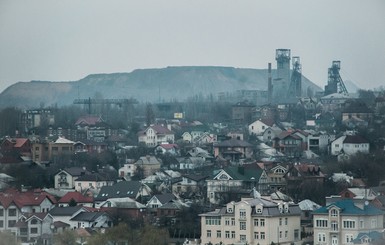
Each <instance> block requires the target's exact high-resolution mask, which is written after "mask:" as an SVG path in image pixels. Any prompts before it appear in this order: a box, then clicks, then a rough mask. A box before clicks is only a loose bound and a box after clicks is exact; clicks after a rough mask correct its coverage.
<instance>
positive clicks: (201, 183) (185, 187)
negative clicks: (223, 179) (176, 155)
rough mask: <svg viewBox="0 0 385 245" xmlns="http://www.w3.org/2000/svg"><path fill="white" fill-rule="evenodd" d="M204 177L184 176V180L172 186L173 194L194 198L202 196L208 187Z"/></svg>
mask: <svg viewBox="0 0 385 245" xmlns="http://www.w3.org/2000/svg"><path fill="white" fill-rule="evenodd" d="M207 178H208V176H204V175H183V176H182V179H181V180H179V181H176V182H174V183H173V184H172V193H175V194H177V195H178V196H180V195H185V196H193V195H194V194H198V195H201V194H202V193H203V189H204V188H205V186H206V179H207Z"/></svg>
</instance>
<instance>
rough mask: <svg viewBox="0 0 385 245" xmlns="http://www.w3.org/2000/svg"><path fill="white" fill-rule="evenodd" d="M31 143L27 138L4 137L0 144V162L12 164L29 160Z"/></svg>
mask: <svg viewBox="0 0 385 245" xmlns="http://www.w3.org/2000/svg"><path fill="white" fill-rule="evenodd" d="M31 148H32V143H31V141H30V140H29V139H27V138H9V137H6V138H5V139H4V140H3V141H2V142H1V145H0V163H2V164H12V163H21V162H26V161H30V160H31Z"/></svg>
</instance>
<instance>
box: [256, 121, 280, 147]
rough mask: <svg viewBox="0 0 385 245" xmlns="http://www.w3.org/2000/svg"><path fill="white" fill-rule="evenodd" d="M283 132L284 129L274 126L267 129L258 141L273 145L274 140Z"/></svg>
mask: <svg viewBox="0 0 385 245" xmlns="http://www.w3.org/2000/svg"><path fill="white" fill-rule="evenodd" d="M281 132H282V129H281V128H279V127H278V126H275V125H274V126H272V127H268V128H266V129H265V131H264V132H263V133H262V135H260V136H258V139H260V140H261V141H262V142H264V143H266V144H269V145H272V142H273V139H274V138H276V137H278V135H279V134H280V133H281Z"/></svg>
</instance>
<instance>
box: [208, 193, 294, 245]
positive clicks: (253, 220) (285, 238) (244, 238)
mask: <svg viewBox="0 0 385 245" xmlns="http://www.w3.org/2000/svg"><path fill="white" fill-rule="evenodd" d="M200 216H201V244H205V245H207V244H220V243H222V244H250V245H257V244H260V245H268V244H272V243H275V244H290V243H294V242H297V241H299V240H300V239H301V237H300V229H301V227H300V216H301V211H300V209H299V207H298V205H295V204H289V203H275V202H272V201H269V200H266V199H263V198H259V197H257V198H254V199H253V198H243V199H242V200H241V201H239V202H230V203H227V205H226V207H223V208H221V209H216V210H215V211H212V212H208V213H204V214H200Z"/></svg>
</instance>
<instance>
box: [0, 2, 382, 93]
mask: <svg viewBox="0 0 385 245" xmlns="http://www.w3.org/2000/svg"><path fill="white" fill-rule="evenodd" d="M384 13H385V1H384V0H371V1H362V0H339V1H335V0H313V1H309V0H291V1H287V0H266V1H261V0H231V1H230V0H109V1H106V0H65V1H63V0H33V1H23V0H0V92H1V91H3V90H4V89H5V88H7V87H8V86H10V85H12V84H14V83H16V82H19V81H25V82H27V81H31V80H44V81H76V80H79V79H81V78H83V77H85V76H87V75H89V74H95V73H114V72H131V71H133V70H135V69H144V68H163V67H167V66H207V65H209V66H231V67H239V68H258V69H261V68H267V63H268V62H271V63H272V64H273V68H275V67H276V63H275V50H276V49H279V48H285V49H291V53H292V55H293V56H299V57H300V59H301V63H302V73H303V74H304V75H305V76H306V77H307V78H309V79H310V80H312V81H313V82H314V83H316V84H317V85H319V86H320V87H322V88H323V87H324V85H326V83H327V69H328V68H329V67H330V66H331V64H332V61H333V60H340V61H341V76H342V79H343V80H351V81H353V82H354V83H355V84H356V85H357V86H359V87H361V88H364V89H370V88H374V87H379V86H381V85H383V86H385V14H384Z"/></svg>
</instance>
